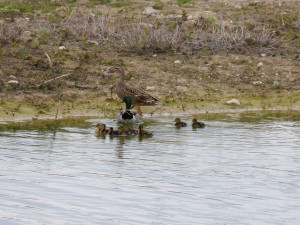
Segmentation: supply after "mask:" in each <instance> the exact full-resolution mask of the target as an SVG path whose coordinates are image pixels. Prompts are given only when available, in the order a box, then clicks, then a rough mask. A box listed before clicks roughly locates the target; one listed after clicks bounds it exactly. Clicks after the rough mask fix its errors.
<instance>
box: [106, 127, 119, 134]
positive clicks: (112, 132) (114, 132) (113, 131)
mask: <svg viewBox="0 0 300 225" xmlns="http://www.w3.org/2000/svg"><path fill="white" fill-rule="evenodd" d="M108 134H109V135H110V136H117V135H120V132H119V131H118V130H114V128H113V127H110V128H109V130H108Z"/></svg>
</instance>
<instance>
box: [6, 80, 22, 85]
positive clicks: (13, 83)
mask: <svg viewBox="0 0 300 225" xmlns="http://www.w3.org/2000/svg"><path fill="white" fill-rule="evenodd" d="M7 83H8V84H9V85H12V86H16V85H18V84H19V81H17V80H9V81H8V82H7Z"/></svg>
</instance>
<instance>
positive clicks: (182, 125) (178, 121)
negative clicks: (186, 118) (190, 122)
mask: <svg viewBox="0 0 300 225" xmlns="http://www.w3.org/2000/svg"><path fill="white" fill-rule="evenodd" d="M174 122H175V127H186V126H187V124H186V123H185V122H181V120H180V119H179V118H176V119H175V120H174Z"/></svg>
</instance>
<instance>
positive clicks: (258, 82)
mask: <svg viewBox="0 0 300 225" xmlns="http://www.w3.org/2000/svg"><path fill="white" fill-rule="evenodd" d="M252 84H253V85H255V86H259V85H262V84H263V82H261V81H253V82H252Z"/></svg>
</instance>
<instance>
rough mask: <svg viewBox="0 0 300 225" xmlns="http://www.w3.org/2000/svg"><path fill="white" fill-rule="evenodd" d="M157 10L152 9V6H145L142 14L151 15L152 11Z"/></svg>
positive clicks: (155, 11)
mask: <svg viewBox="0 0 300 225" xmlns="http://www.w3.org/2000/svg"><path fill="white" fill-rule="evenodd" d="M157 12H158V10H156V9H154V8H153V7H146V8H145V10H144V11H143V14H147V15H151V14H153V13H157Z"/></svg>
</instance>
